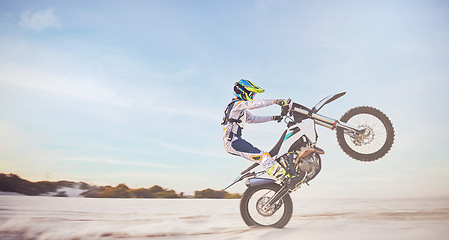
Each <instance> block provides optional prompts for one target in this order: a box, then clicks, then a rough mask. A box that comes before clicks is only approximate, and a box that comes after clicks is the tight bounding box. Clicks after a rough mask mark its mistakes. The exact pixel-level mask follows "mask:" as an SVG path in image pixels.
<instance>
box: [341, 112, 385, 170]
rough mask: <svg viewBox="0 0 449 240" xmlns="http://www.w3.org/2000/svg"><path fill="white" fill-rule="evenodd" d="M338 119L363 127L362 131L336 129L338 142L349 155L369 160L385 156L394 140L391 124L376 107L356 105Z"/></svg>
mask: <svg viewBox="0 0 449 240" xmlns="http://www.w3.org/2000/svg"><path fill="white" fill-rule="evenodd" d="M340 121H341V122H345V123H347V124H349V125H352V126H355V127H358V128H361V129H364V132H363V133H357V132H355V131H351V130H346V129H343V128H338V129H337V140H338V144H339V145H340V147H341V148H342V149H343V151H344V152H345V153H346V154H348V155H349V156H350V157H352V158H354V159H357V160H360V161H365V162H369V161H374V160H377V159H379V158H381V157H383V156H385V154H387V152H388V151H389V150H390V149H391V146H392V145H393V142H394V129H393V124H392V123H391V121H390V119H389V118H388V117H387V115H385V114H384V113H383V112H381V111H379V110H378V109H375V108H372V107H356V108H353V109H351V110H349V111H347V112H346V113H345V114H344V115H343V116H342V117H341V119H340Z"/></svg>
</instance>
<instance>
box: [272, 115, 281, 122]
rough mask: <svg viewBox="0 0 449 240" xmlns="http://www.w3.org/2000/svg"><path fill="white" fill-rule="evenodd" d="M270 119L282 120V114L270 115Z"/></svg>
mask: <svg viewBox="0 0 449 240" xmlns="http://www.w3.org/2000/svg"><path fill="white" fill-rule="evenodd" d="M271 120H273V121H278V122H280V121H282V116H281V115H277V116H272V117H271Z"/></svg>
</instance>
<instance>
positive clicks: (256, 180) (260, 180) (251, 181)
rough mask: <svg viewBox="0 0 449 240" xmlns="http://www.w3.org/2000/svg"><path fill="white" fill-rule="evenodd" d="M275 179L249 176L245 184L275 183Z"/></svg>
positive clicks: (248, 185) (253, 185)
mask: <svg viewBox="0 0 449 240" xmlns="http://www.w3.org/2000/svg"><path fill="white" fill-rule="evenodd" d="M274 182H275V180H274V179H268V178H249V179H247V180H246V182H245V185H246V186H247V187H249V188H250V187H257V186H261V185H265V184H270V183H274Z"/></svg>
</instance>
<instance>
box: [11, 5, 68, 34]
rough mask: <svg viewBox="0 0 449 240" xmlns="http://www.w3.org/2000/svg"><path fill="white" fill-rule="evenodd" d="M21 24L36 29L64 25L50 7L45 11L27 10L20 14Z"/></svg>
mask: <svg viewBox="0 0 449 240" xmlns="http://www.w3.org/2000/svg"><path fill="white" fill-rule="evenodd" d="M19 26H21V27H23V28H26V29H31V30H34V31H37V32H39V31H42V30H44V29H47V28H52V27H53V28H60V27H62V24H61V22H60V21H59V18H58V17H56V16H55V15H54V14H53V9H52V8H49V9H47V10H43V11H37V12H34V13H33V12H31V11H25V12H23V13H22V14H21V15H20V22H19Z"/></svg>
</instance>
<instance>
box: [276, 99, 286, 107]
mask: <svg viewBox="0 0 449 240" xmlns="http://www.w3.org/2000/svg"><path fill="white" fill-rule="evenodd" d="M275 103H276V104H277V105H279V106H285V105H287V104H288V103H287V100H285V99H276V100H275Z"/></svg>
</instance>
